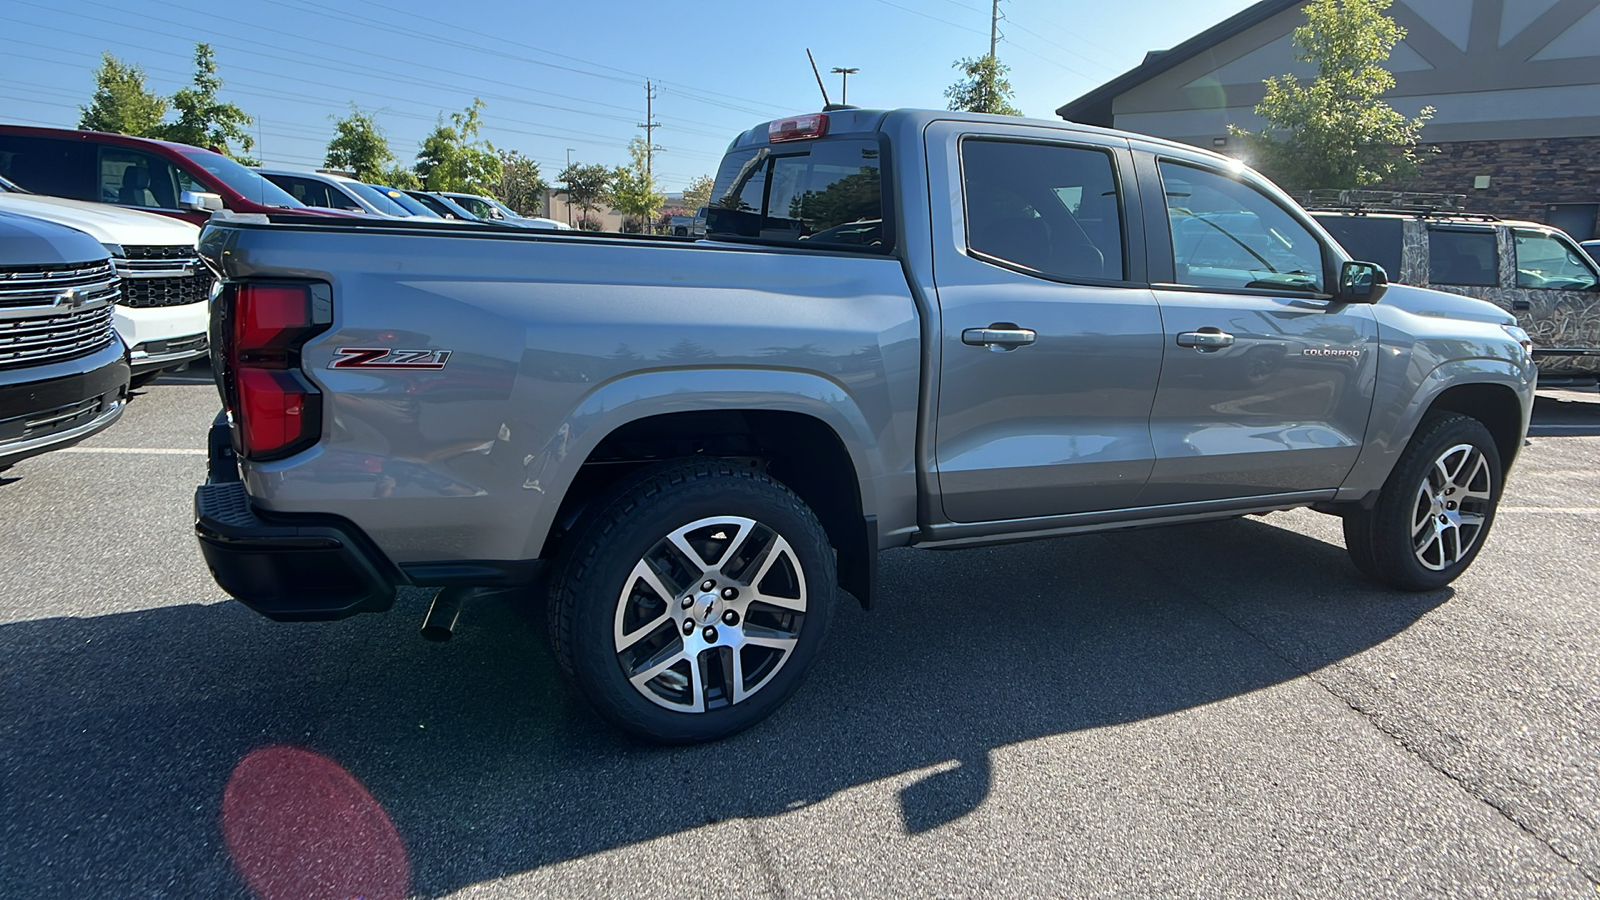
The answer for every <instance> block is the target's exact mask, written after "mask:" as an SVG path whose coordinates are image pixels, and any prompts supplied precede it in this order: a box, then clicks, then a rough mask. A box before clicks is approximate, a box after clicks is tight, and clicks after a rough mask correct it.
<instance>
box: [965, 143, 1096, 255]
mask: <svg viewBox="0 0 1600 900" xmlns="http://www.w3.org/2000/svg"><path fill="white" fill-rule="evenodd" d="M961 182H962V191H963V194H964V198H965V202H966V224H967V248H968V250H970V251H971V252H972V253H973V255H975V256H977V257H979V258H982V259H989V260H995V261H999V262H1004V263H1011V264H1013V265H1016V266H1020V267H1022V268H1024V269H1030V270H1033V271H1035V272H1038V273H1040V274H1042V275H1047V276H1051V277H1054V278H1059V279H1062V280H1065V281H1075V280H1086V281H1120V280H1122V277H1123V259H1122V256H1123V254H1122V216H1121V210H1120V204H1119V198H1118V194H1117V179H1116V170H1115V169H1114V168H1113V167H1112V164H1111V155H1110V154H1109V153H1107V152H1106V151H1104V150H1097V149H1090V148H1087V147H1070V146H1066V145H1061V144H1035V143H1022V142H1016V141H999V140H987V139H984V140H977V139H971V140H967V141H964V142H962V145H961Z"/></svg>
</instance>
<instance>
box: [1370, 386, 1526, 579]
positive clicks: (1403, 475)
mask: <svg viewBox="0 0 1600 900" xmlns="http://www.w3.org/2000/svg"><path fill="white" fill-rule="evenodd" d="M1501 484H1502V480H1501V465H1500V451H1499V449H1498V448H1497V447H1496V446H1495V443H1494V438H1493V437H1491V436H1490V434H1489V430H1488V429H1487V428H1485V427H1484V426H1483V423H1482V422H1479V421H1478V420H1477V419H1473V418H1471V417H1468V416H1464V415H1461V414H1459V413H1432V414H1429V415H1428V416H1427V417H1425V418H1424V419H1423V420H1422V423H1421V424H1420V425H1418V426H1417V432H1416V434H1415V435H1414V436H1413V437H1412V439H1411V443H1410V444H1408V445H1407V446H1406V449H1405V450H1404V451H1403V452H1402V453H1401V455H1400V460H1399V461H1398V462H1397V463H1396V464H1395V467H1394V470H1393V471H1392V472H1390V473H1389V480H1388V481H1386V482H1384V485H1383V489H1382V490H1380V491H1379V492H1378V500H1377V503H1376V504H1375V505H1374V506H1373V508H1372V509H1370V510H1356V511H1354V512H1351V513H1347V514H1346V515H1345V517H1344V541H1345V546H1346V547H1347V548H1348V549H1349V551H1350V558H1351V559H1352V560H1353V561H1354V562H1355V564H1356V568H1358V569H1360V570H1361V571H1362V572H1363V573H1365V574H1366V575H1367V576H1368V577H1370V578H1372V579H1373V580H1375V581H1378V582H1380V583H1382V584H1386V585H1388V586H1390V587H1395V588H1399V589H1401V590H1405V591H1431V590H1436V589H1438V588H1441V587H1444V586H1445V585H1447V584H1449V583H1450V582H1452V581H1454V580H1456V578H1457V577H1459V576H1460V575H1461V573H1462V572H1465V571H1466V570H1467V567H1468V566H1470V565H1472V560H1473V559H1474V558H1475V557H1477V555H1478V551H1479V550H1480V549H1481V548H1482V547H1483V542H1484V540H1485V539H1486V538H1487V537H1488V536H1489V528H1490V526H1492V525H1493V524H1494V514H1495V508H1496V506H1498V504H1499V502H1500V489H1501Z"/></svg>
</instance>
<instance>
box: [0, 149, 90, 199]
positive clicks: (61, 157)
mask: <svg viewBox="0 0 1600 900" xmlns="http://www.w3.org/2000/svg"><path fill="white" fill-rule="evenodd" d="M94 165H95V152H94V147H93V146H92V145H90V144H86V143H84V142H83V141H63V140H57V139H55V138H35V137H14V136H11V135H0V176H4V177H6V178H9V179H11V180H12V181H13V182H15V183H16V184H17V186H18V187H21V188H24V189H26V190H30V191H33V192H34V193H36V194H48V195H50V196H54V197H72V198H75V199H78V200H99V199H100V196H99V192H98V191H97V190H96V185H95V171H94Z"/></svg>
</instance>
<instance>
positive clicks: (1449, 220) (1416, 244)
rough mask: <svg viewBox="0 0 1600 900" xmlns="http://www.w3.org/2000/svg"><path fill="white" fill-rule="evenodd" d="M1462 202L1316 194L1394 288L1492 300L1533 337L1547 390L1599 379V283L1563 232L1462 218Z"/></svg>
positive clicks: (1342, 238) (1319, 213) (1324, 219)
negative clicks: (1398, 285) (1413, 287)
mask: <svg viewBox="0 0 1600 900" xmlns="http://www.w3.org/2000/svg"><path fill="white" fill-rule="evenodd" d="M1458 197H1459V195H1442V196H1441V195H1414V194H1411V195H1408V194H1387V193H1379V192H1370V191H1361V192H1357V191H1343V192H1339V193H1338V194H1336V195H1335V196H1333V197H1328V196H1325V195H1322V194H1321V193H1320V192H1319V193H1318V194H1315V195H1313V196H1312V197H1311V198H1310V199H1309V201H1308V205H1309V206H1310V207H1311V211H1312V215H1313V216H1314V217H1315V218H1316V219H1317V220H1318V222H1320V223H1321V225H1322V227H1323V228H1325V229H1327V231H1328V233H1329V234H1331V235H1333V237H1334V238H1335V239H1336V240H1338V241H1339V243H1341V244H1343V245H1344V247H1345V249H1346V250H1348V251H1350V252H1351V253H1353V254H1355V255H1356V256H1357V257H1358V258H1360V259H1367V260H1372V261H1373V262H1376V263H1378V264H1379V265H1381V266H1383V267H1384V269H1385V270H1386V271H1387V272H1388V273H1389V278H1390V280H1391V281H1396V282H1399V283H1401V284H1410V285H1416V286H1417V287H1426V288H1432V289H1434V290H1436V291H1448V292H1450V293H1452V294H1463V295H1465V296H1468V297H1477V298H1478V299H1481V300H1488V301H1489V302H1491V303H1494V304H1496V305H1497V306H1499V307H1500V308H1502V309H1504V310H1506V311H1508V312H1510V313H1511V314H1512V315H1514V316H1516V317H1517V324H1518V325H1520V326H1522V328H1523V330H1524V331H1526V332H1528V334H1529V335H1530V336H1531V337H1532V338H1533V342H1534V349H1533V355H1534V359H1535V360H1536V361H1537V363H1538V365H1539V380H1540V383H1541V384H1556V383H1568V382H1593V381H1595V380H1596V379H1597V378H1600V274H1597V273H1596V270H1595V265H1594V262H1593V261H1592V260H1591V259H1590V258H1589V256H1588V255H1587V254H1585V253H1584V252H1583V251H1582V250H1580V249H1579V247H1578V244H1577V242H1575V241H1573V240H1572V238H1570V237H1568V236H1567V235H1566V234H1565V233H1564V232H1562V231H1561V230H1560V229H1558V228H1553V227H1551V226H1549V225H1543V224H1540V223H1537V222H1516V221H1508V220H1503V219H1498V218H1495V217H1493V216H1487V215H1481V214H1473V213H1468V212H1465V211H1463V210H1461V209H1459V200H1458V199H1457V198H1458Z"/></svg>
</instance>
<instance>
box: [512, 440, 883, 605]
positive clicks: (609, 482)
mask: <svg viewBox="0 0 1600 900" xmlns="http://www.w3.org/2000/svg"><path fill="white" fill-rule="evenodd" d="M695 456H707V457H723V458H728V459H733V460H739V461H743V462H746V463H747V464H749V465H751V466H755V467H758V468H762V469H764V470H765V471H766V472H767V473H768V474H770V475H771V476H772V477H773V478H775V479H777V480H778V481H781V482H783V483H784V484H785V485H787V486H788V488H789V489H790V490H792V491H794V492H795V493H796V494H798V495H799V496H800V499H802V500H804V501H805V503H806V505H807V506H809V507H811V511H812V512H813V513H815V514H816V516H817V519H818V521H820V522H821V523H822V527H823V528H824V529H825V530H826V531H827V533H828V540H829V542H830V543H832V544H833V547H834V550H835V551H836V552H837V553H838V571H839V584H840V586H841V587H843V588H844V589H845V590H848V591H850V592H851V593H852V594H854V595H855V596H856V599H857V600H859V601H860V602H861V603H862V605H863V606H867V605H870V603H871V593H872V575H873V572H874V571H875V565H876V556H877V549H878V548H877V535H876V533H875V528H874V523H873V522H872V521H871V520H869V519H867V518H866V517H865V516H863V514H862V504H861V488H860V486H861V482H860V479H859V478H858V477H857V473H856V470H855V464H854V463H853V462H851V459H850V454H849V453H848V452H847V451H846V450H845V448H844V443H843V442H842V441H841V440H840V439H839V436H838V435H837V434H836V433H835V432H834V430H833V429H832V428H830V427H829V426H828V425H827V424H826V423H825V422H823V421H822V420H821V419H817V418H815V417H813V416H809V415H805V414H804V413H793V412H780V411H773V410H759V409H749V410H701V411H694V412H682V413H666V414H663V415H659V416H650V417H648V418H644V419H639V420H636V421H633V422H629V423H627V424H625V425H622V426H621V427H619V428H617V429H616V430H615V431H613V432H611V433H610V434H608V435H606V436H605V438H604V439H603V440H601V442H600V443H599V444H598V445H597V446H596V447H595V448H594V450H593V451H592V452H591V453H590V454H589V456H588V458H587V459H585V460H584V462H583V465H582V466H581V467H580V468H579V469H578V473H577V475H576V476H575V477H574V478H573V482H572V485H571V487H569V488H568V489H567V492H566V496H565V497H563V498H562V501H561V509H560V511H559V512H558V513H557V514H556V519H555V523H554V524H553V526H552V527H551V529H550V534H549V535H548V536H547V537H546V538H545V544H544V547H543V548H542V549H541V551H540V554H539V555H540V557H541V558H544V559H550V558H553V557H554V556H555V555H556V554H557V553H559V551H560V544H561V541H562V540H563V539H564V538H565V537H566V535H567V533H568V532H570V531H571V530H572V528H573V526H574V525H575V524H576V523H577V521H578V519H579V518H580V517H581V516H582V515H583V513H584V511H585V510H586V509H587V508H588V507H589V506H590V504H592V503H593V502H594V501H596V500H597V499H600V498H602V497H604V496H605V495H606V494H607V492H608V491H610V490H611V489H612V488H613V487H614V486H615V485H617V484H618V483H619V482H620V481H621V480H622V479H623V478H625V477H626V476H627V475H629V474H630V473H632V472H635V471H637V470H639V469H641V468H643V467H645V466H648V465H652V464H654V463H659V462H664V461H666V460H670V459H684V458H691V457H695Z"/></svg>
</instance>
